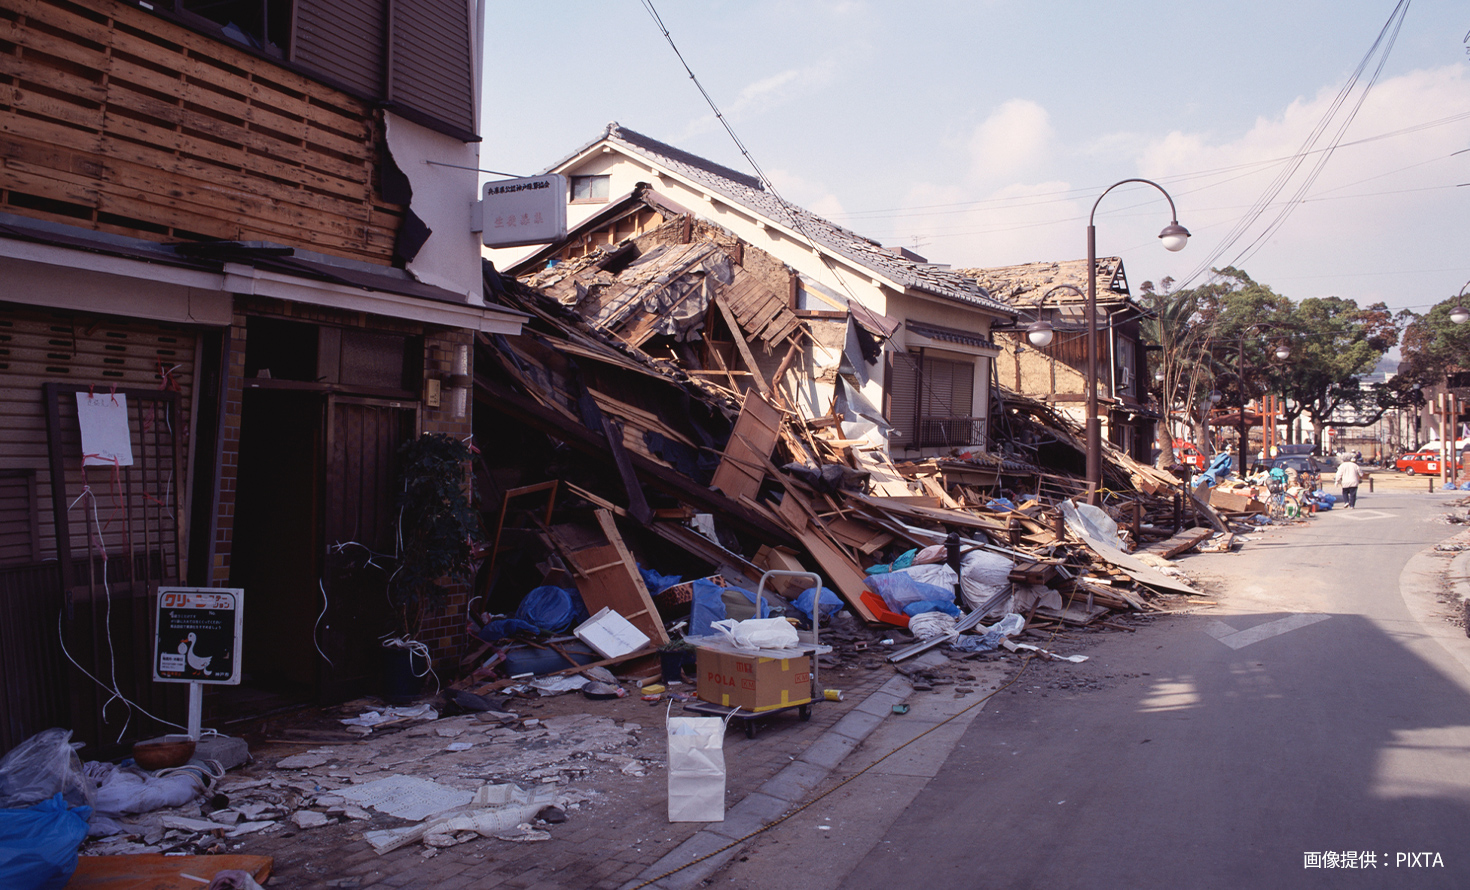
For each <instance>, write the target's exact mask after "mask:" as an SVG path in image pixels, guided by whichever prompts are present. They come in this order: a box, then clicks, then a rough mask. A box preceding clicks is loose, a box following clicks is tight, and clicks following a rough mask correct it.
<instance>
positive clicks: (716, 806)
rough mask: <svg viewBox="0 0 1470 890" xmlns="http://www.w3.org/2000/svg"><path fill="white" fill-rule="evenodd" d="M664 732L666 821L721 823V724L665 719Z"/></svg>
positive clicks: (699, 719)
mask: <svg viewBox="0 0 1470 890" xmlns="http://www.w3.org/2000/svg"><path fill="white" fill-rule="evenodd" d="M787 626H788V627H789V626H790V625H787ZM668 733H669V821H670V822H723V821H725V750H724V746H725V721H724V720H721V719H720V718H718V717H669V718H668Z"/></svg>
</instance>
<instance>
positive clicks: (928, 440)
mask: <svg viewBox="0 0 1470 890" xmlns="http://www.w3.org/2000/svg"><path fill="white" fill-rule="evenodd" d="M918 432H919V434H918V436H917V440H916V441H915V442H914V444H915V445H917V446H919V447H920V448H955V447H959V446H963V445H984V444H985V418H983V417H934V416H927V417H926V416H920V417H919V430H918Z"/></svg>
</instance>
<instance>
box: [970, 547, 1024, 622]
mask: <svg viewBox="0 0 1470 890" xmlns="http://www.w3.org/2000/svg"><path fill="white" fill-rule="evenodd" d="M1012 568H1014V564H1013V563H1012V562H1011V558H1010V557H1009V556H1004V555H1002V554H999V553H996V552H994V551H992V550H971V551H970V552H969V553H966V554H965V555H964V556H962V557H960V595H961V596H962V597H964V600H965V605H966V607H968V608H970V609H977V608H979V607H980V606H981V605H983V604H984V603H985V601H986V600H988V599H990V598H991V597H992V596H995V595H996V594H997V593H999V592H1001V591H1002V590H1005V589H1006V587H1007V586H1008V585H1009V584H1010V583H1011V580H1010V574H1011V569H1012Z"/></svg>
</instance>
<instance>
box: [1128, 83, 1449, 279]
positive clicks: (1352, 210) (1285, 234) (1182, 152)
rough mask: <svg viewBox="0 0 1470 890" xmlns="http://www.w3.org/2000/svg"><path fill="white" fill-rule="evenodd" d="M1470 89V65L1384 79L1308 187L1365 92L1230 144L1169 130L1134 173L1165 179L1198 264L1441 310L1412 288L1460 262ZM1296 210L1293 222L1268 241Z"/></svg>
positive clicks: (1263, 121)
mask: <svg viewBox="0 0 1470 890" xmlns="http://www.w3.org/2000/svg"><path fill="white" fill-rule="evenodd" d="M1466 81H1467V68H1466V66H1464V65H1450V66H1446V67H1442V68H1436V69H1426V70H1419V71H1413V72H1409V73H1407V74H1404V75H1400V76H1398V77H1394V78H1390V79H1387V80H1384V81H1382V82H1381V83H1379V84H1378V85H1376V86H1375V87H1374V89H1373V91H1372V92H1371V93H1370V94H1369V95H1368V98H1367V99H1366V101H1364V102H1363V104H1362V107H1361V108H1360V109H1359V110H1358V112H1357V115H1356V117H1354V118H1353V119H1352V121H1351V123H1350V124H1349V125H1348V127H1347V130H1346V132H1345V133H1344V134H1343V135H1342V136H1341V138H1340V147H1339V148H1337V149H1336V150H1335V151H1334V152H1332V153H1331V155H1330V157H1327V158H1326V163H1325V166H1324V167H1323V169H1322V171H1321V173H1320V175H1319V176H1318V177H1317V179H1316V181H1315V182H1314V183H1312V184H1311V185H1310V187H1309V188H1306V190H1305V191H1304V192H1302V191H1301V190H1302V188H1303V186H1304V185H1305V184H1306V183H1307V181H1308V179H1309V176H1310V173H1311V171H1312V170H1313V169H1314V168H1315V167H1316V166H1317V164H1318V163H1319V162H1320V161H1321V160H1322V159H1323V158H1324V156H1325V155H1326V153H1325V152H1324V151H1323V149H1326V148H1327V147H1329V146H1330V145H1331V143H1332V141H1333V139H1332V136H1333V135H1334V134H1335V133H1336V132H1337V131H1338V130H1339V129H1340V128H1341V125H1342V121H1343V120H1345V119H1346V112H1347V111H1348V110H1350V106H1351V104H1352V103H1354V102H1356V101H1357V96H1356V94H1355V95H1354V96H1353V97H1352V98H1351V99H1350V100H1349V102H1348V103H1346V104H1345V105H1344V107H1343V109H1341V110H1339V111H1338V113H1337V114H1336V115H1335V116H1333V117H1331V118H1328V113H1329V110H1330V109H1331V107H1332V105H1333V104H1334V103H1335V102H1336V101H1337V92H1338V91H1337V89H1336V88H1327V89H1323V90H1322V91H1321V92H1319V93H1318V94H1317V95H1315V96H1313V97H1311V98H1309V99H1306V98H1304V99H1298V100H1296V101H1294V102H1292V103H1291V104H1290V105H1289V106H1288V107H1286V108H1285V109H1283V110H1282V111H1281V112H1280V113H1279V114H1277V115H1275V116H1272V117H1262V118H1260V119H1258V120H1257V121H1256V122H1255V124H1254V126H1252V127H1251V128H1250V130H1248V131H1246V132H1244V133H1242V134H1240V135H1239V136H1238V137H1237V138H1235V139H1233V140H1229V141H1223V142H1221V141H1212V139H1211V138H1210V136H1208V135H1206V134H1197V133H1177V132H1176V133H1170V134H1168V135H1167V136H1165V137H1162V138H1160V139H1158V140H1156V141H1155V142H1154V143H1153V144H1151V145H1149V146H1148V147H1147V148H1146V149H1145V150H1144V151H1142V152H1141V153H1140V155H1139V158H1140V164H1139V167H1140V169H1142V170H1150V171H1155V172H1156V173H1157V174H1158V175H1159V176H1160V177H1162V178H1163V181H1165V182H1166V183H1167V184H1168V185H1167V187H1168V188H1169V190H1170V191H1171V192H1172V193H1173V195H1174V197H1175V200H1176V202H1178V203H1179V205H1180V215H1181V220H1183V219H1184V217H1185V216H1187V217H1188V218H1189V219H1190V220H1191V221H1192V222H1186V225H1189V226H1190V227H1191V229H1192V230H1194V231H1195V233H1196V235H1201V236H1203V237H1200V238H1197V239H1196V241H1197V242H1198V244H1197V245H1191V250H1190V253H1191V254H1194V253H1195V248H1196V247H1198V248H1199V249H1200V250H1199V253H1198V254H1197V255H1195V256H1191V257H1190V259H1191V261H1192V262H1191V264H1190V265H1191V266H1195V265H1198V264H1200V263H1201V262H1204V261H1205V259H1206V258H1207V257H1208V256H1211V255H1212V254H1215V253H1218V258H1217V259H1215V261H1214V262H1213V265H1215V266H1219V265H1223V264H1225V263H1229V262H1236V263H1237V264H1239V265H1242V266H1243V267H1244V268H1246V270H1247V271H1249V272H1250V273H1251V274H1252V277H1255V278H1256V279H1257V280H1261V281H1265V282H1267V283H1270V284H1272V286H1273V287H1277V289H1279V290H1281V291H1282V292H1284V293H1287V294H1288V295H1290V296H1292V297H1294V298H1298V299H1299V298H1301V297H1305V296H1318V295H1325V294H1336V295H1340V296H1348V297H1352V298H1354V299H1357V300H1358V301H1359V303H1360V304H1361V303H1367V302H1372V301H1374V300H1380V299H1381V300H1385V301H1386V302H1388V303H1389V304H1390V305H1391V306H1413V305H1422V304H1425V303H1432V302H1434V301H1436V300H1438V299H1442V298H1443V295H1437V294H1433V293H1431V294H1428V295H1423V294H1419V293H1417V292H1416V291H1418V290H1419V289H1421V288H1428V289H1433V288H1434V287H1437V286H1442V285H1436V284H1431V283H1430V282H1431V281H1437V280H1438V278H1437V277H1420V276H1421V275H1423V274H1424V273H1429V272H1432V271H1434V270H1443V269H1444V267H1446V266H1452V265H1456V264H1458V263H1460V259H1459V256H1460V254H1461V253H1462V252H1463V232H1464V226H1463V218H1464V212H1463V201H1464V198H1465V195H1464V194H1463V193H1457V192H1456V189H1455V188H1454V186H1455V185H1456V184H1457V183H1459V182H1464V181H1467V180H1470V155H1460V156H1459V157H1452V155H1453V153H1454V152H1457V151H1461V150H1463V149H1465V148H1466V147H1470V119H1467V118H1470V83H1467V82H1466ZM1457 117H1459V118H1460V119H1459V120H1454V119H1455V118H1457ZM1324 119H1329V120H1330V121H1331V122H1330V123H1329V124H1328V125H1327V127H1326V133H1325V134H1324V136H1323V138H1320V139H1318V140H1316V141H1315V142H1314V143H1313V145H1312V149H1313V151H1312V153H1310V154H1308V155H1307V156H1306V157H1305V158H1304V159H1303V160H1302V162H1301V163H1300V165H1299V166H1298V167H1297V169H1296V170H1295V171H1294V172H1293V171H1290V170H1289V167H1290V166H1291V162H1289V161H1288V160H1286V159H1289V158H1293V157H1294V156H1296V155H1297V154H1298V152H1300V151H1301V150H1302V149H1303V147H1304V146H1305V145H1306V143H1307V141H1308V139H1309V136H1310V134H1311V133H1312V131H1313V129H1314V128H1316V127H1318V126H1320V125H1321V123H1322V121H1323V120H1324ZM1288 173H1289V174H1290V175H1289V178H1288V180H1287V182H1286V185H1285V187H1284V188H1281V189H1280V190H1279V191H1278V192H1277V193H1276V195H1275V197H1274V199H1272V203H1271V204H1270V206H1268V207H1266V208H1265V210H1264V212H1262V213H1259V215H1256V212H1255V211H1254V210H1253V209H1252V208H1253V205H1255V204H1256V203H1257V202H1258V201H1261V200H1262V199H1263V198H1265V197H1266V196H1267V194H1268V192H1269V191H1270V190H1271V189H1272V187H1273V183H1276V182H1277V180H1278V178H1279V177H1283V176H1287V175H1288ZM1299 193H1300V194H1299ZM1294 201H1299V203H1295V204H1294V206H1293V202H1294ZM1288 207H1289V208H1290V214H1289V216H1288V217H1287V218H1286V219H1285V222H1284V223H1282V224H1281V225H1280V227H1279V228H1278V229H1277V230H1276V231H1275V232H1273V233H1270V234H1267V230H1268V227H1269V226H1270V225H1271V224H1272V223H1273V221H1276V220H1278V219H1279V217H1280V215H1281V212H1282V210H1283V209H1286V208H1288ZM1186 209H1187V213H1186ZM1247 223H1248V225H1247V227H1246V231H1245V234H1244V235H1243V236H1241V237H1238V238H1236V239H1235V240H1234V241H1233V243H1230V244H1226V243H1225V240H1226V235H1227V233H1229V232H1231V231H1232V230H1233V229H1234V228H1235V227H1236V226H1237V225H1239V224H1247ZM1457 245H1458V246H1457ZM1243 253H1244V257H1243V258H1242V254H1243ZM1181 259H1182V257H1181ZM1462 277H1463V276H1462Z"/></svg>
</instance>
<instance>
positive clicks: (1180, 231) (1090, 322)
mask: <svg viewBox="0 0 1470 890" xmlns="http://www.w3.org/2000/svg"><path fill="white" fill-rule="evenodd" d="M1130 182H1140V183H1143V184H1144V185H1151V186H1153V187H1154V188H1156V189H1158V190H1159V192H1160V193H1161V194H1162V195H1163V196H1164V198H1165V200H1167V201H1168V202H1169V224H1168V225H1167V226H1165V227H1164V230H1163V231H1162V232H1159V240H1160V241H1161V242H1162V243H1163V245H1164V249H1165V250H1169V251H1176V250H1182V249H1183V248H1184V245H1185V243H1187V242H1188V241H1189V230H1188V229H1186V228H1184V227H1183V226H1181V225H1180V224H1179V213H1178V212H1177V211H1176V210H1175V209H1174V199H1173V198H1171V197H1170V196H1169V193H1168V192H1166V191H1164V187H1163V186H1161V185H1159V184H1158V183H1157V182H1154V181H1153V180H1150V179H1123V180H1120V181H1118V182H1115V183H1113V184H1112V185H1110V186H1108V187H1107V188H1106V189H1105V190H1103V193H1102V194H1101V195H1098V196H1097V200H1096V201H1094V202H1093V203H1092V212H1091V213H1089V214H1088V215H1087V499H1088V502H1089V503H1092V504H1094V505H1096V504H1097V503H1098V502H1099V501H1100V500H1101V499H1102V424H1101V422H1100V421H1099V420H1098V416H1097V227H1096V226H1095V225H1094V224H1093V218H1094V217H1095V216H1097V205H1098V204H1101V203H1102V199H1103V198H1105V197H1107V194H1108V192H1110V191H1112V190H1113V189H1115V188H1117V187H1118V186H1120V185H1126V184H1128V183H1130Z"/></svg>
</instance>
